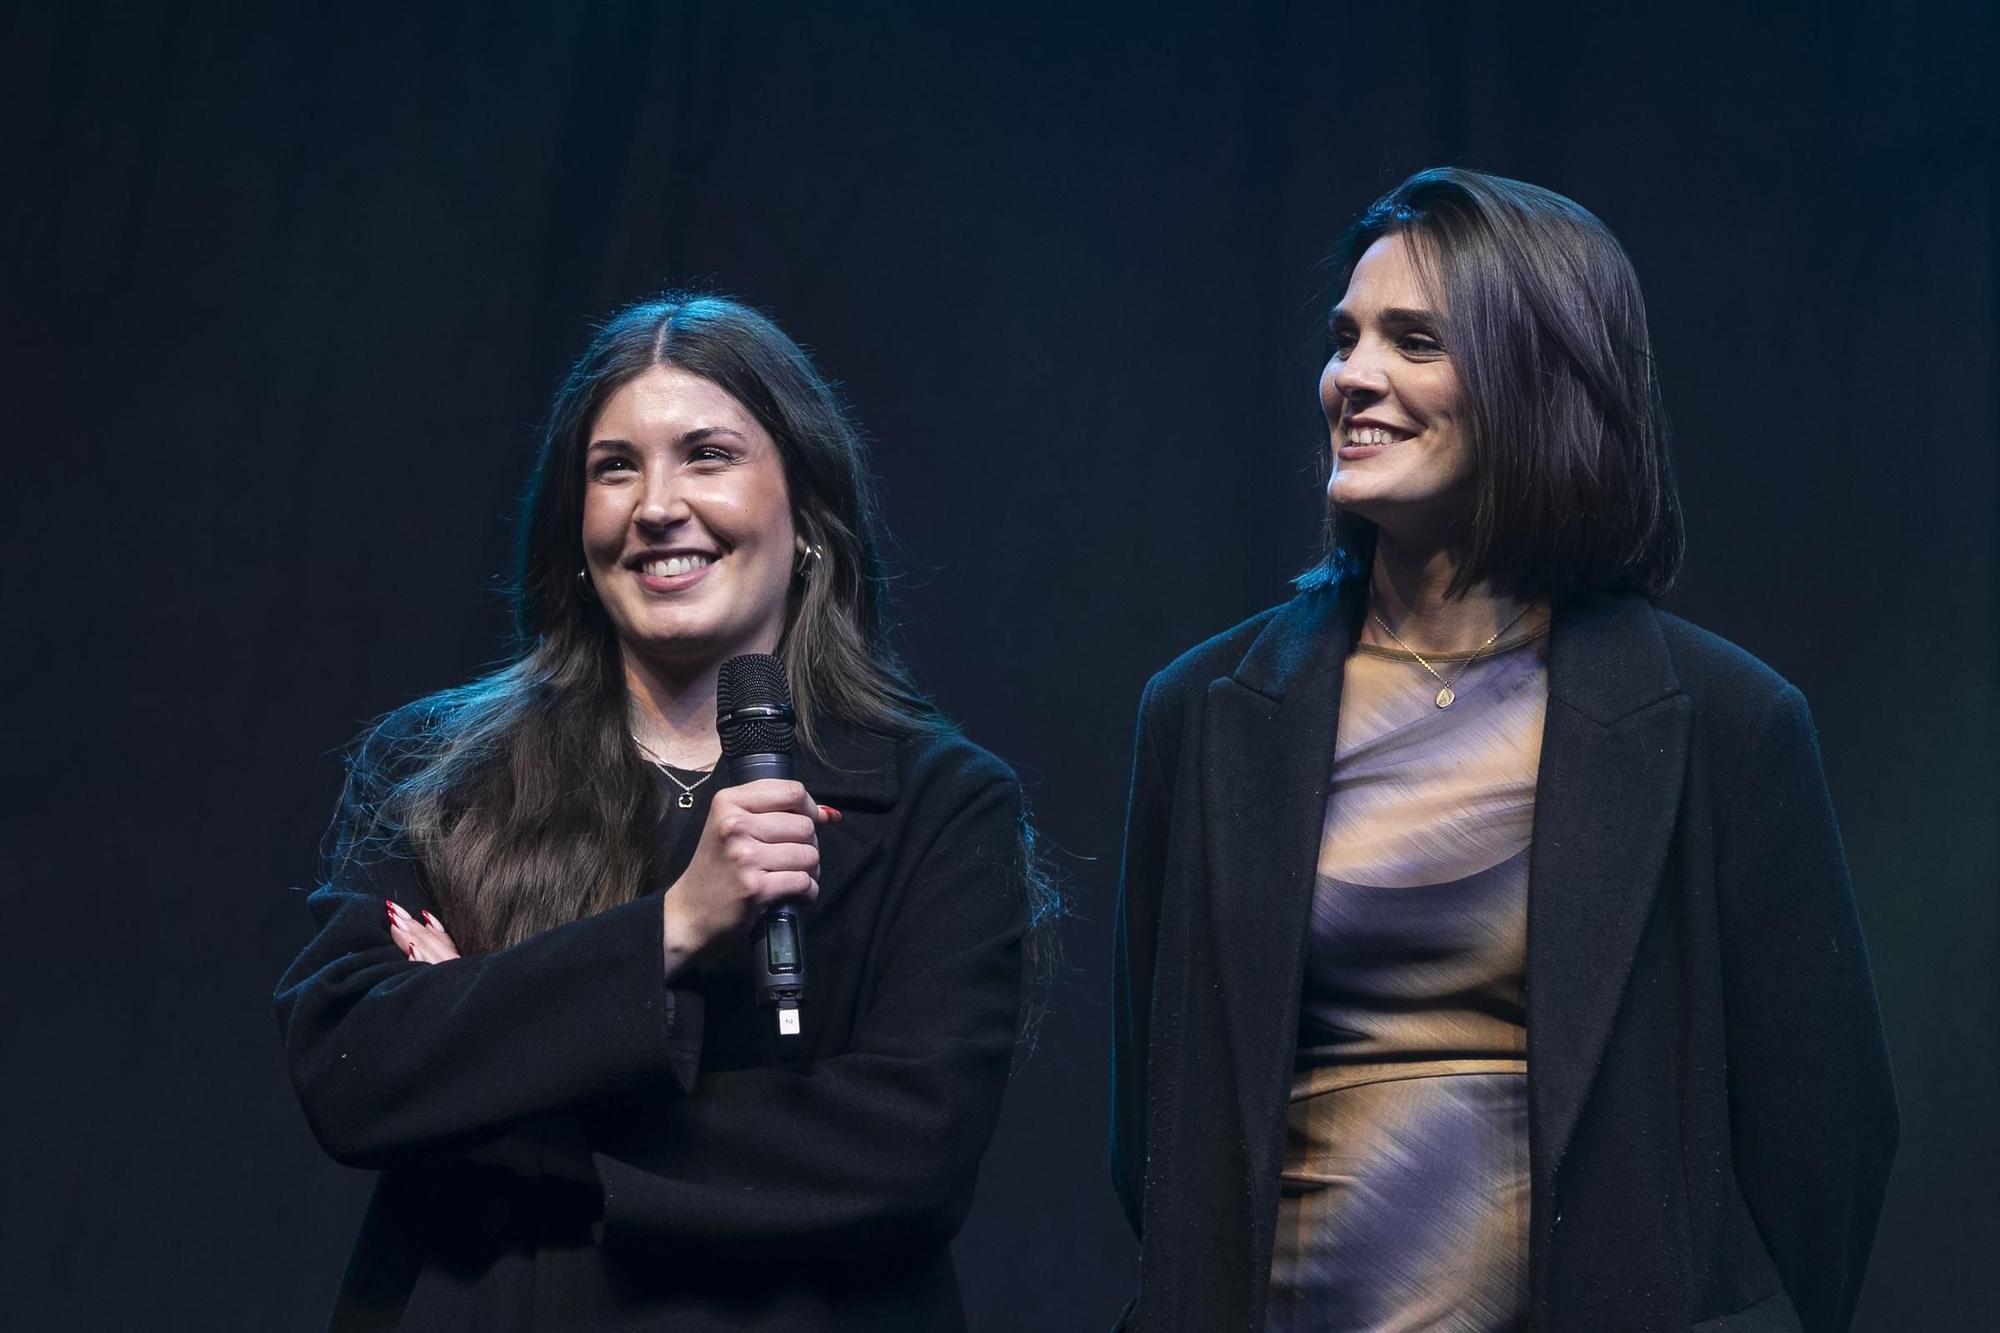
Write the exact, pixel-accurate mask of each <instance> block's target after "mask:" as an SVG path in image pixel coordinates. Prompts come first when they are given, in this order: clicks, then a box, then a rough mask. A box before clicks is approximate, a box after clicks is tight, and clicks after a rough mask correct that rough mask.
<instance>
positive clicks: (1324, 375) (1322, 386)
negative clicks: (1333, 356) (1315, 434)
mask: <svg viewBox="0 0 2000 1333" xmlns="http://www.w3.org/2000/svg"><path fill="white" fill-rule="evenodd" d="M1319 407H1320V411H1322V412H1324V413H1326V415H1327V417H1328V418H1329V419H1331V418H1334V417H1338V416H1339V415H1340V408H1341V398H1340V390H1339V388H1337V387H1336V386H1335V384H1334V369H1333V362H1331V361H1329V362H1327V363H1326V366H1325V367H1324V368H1323V369H1322V370H1321V371H1320V372H1319Z"/></svg>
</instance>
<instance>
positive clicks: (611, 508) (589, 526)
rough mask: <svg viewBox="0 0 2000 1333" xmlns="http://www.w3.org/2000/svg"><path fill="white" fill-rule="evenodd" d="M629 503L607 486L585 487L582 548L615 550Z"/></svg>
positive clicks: (620, 536) (623, 530) (620, 540)
mask: <svg viewBox="0 0 2000 1333" xmlns="http://www.w3.org/2000/svg"><path fill="white" fill-rule="evenodd" d="M628 507H629V506H628V505H627V504H626V503H625V502H624V501H623V499H622V497H621V496H620V494H619V493H618V492H617V491H614V490H613V489H612V488H610V487H608V486H586V487H585V488H584V492H583V545H584V549H585V550H586V551H591V552H601V551H603V550H604V549H606V548H610V549H612V550H614V551H615V550H616V549H617V548H618V547H619V546H620V545H622V544H623V542H624V538H625V517H626V514H625V511H626V509H627V508H628Z"/></svg>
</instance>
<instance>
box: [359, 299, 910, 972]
mask: <svg viewBox="0 0 2000 1333" xmlns="http://www.w3.org/2000/svg"><path fill="white" fill-rule="evenodd" d="M653 366H674V367H677V368H679V369H681V370H685V371H687V372H689V373H690V374H694V375H699V376H701V377H702V378H703V379H706V380H710V381H712V382H713V383H715V384H717V385H719V386H720V387H721V388H723V389H724V390H725V391H727V392H728V393H729V394H730V395H731V396H732V397H734V398H735V399H736V400H737V401H738V402H740V403H741V404H743V406H744V407H745V408H746V409H748V410H749V412H750V413H751V415H752V416H754V417H756V419H757V421H758V423H759V424H761V425H762V426H763V427H764V428H765V429H766V430H767V431H769V432H770V434H771V438H772V439H773V440H774V441H776V443H777V446H778V452H779V455H780V457H781V458H782V460H783V464H784V469H785V481H786V485H787V487H788V490H789V495H790V502H791V507H792V520H793V524H794V526H795V528H796V530H797V531H798V533H799V534H800V536H802V537H803V538H804V539H805V541H806V542H808V543H810V544H811V545H812V546H813V547H814V548H816V549H817V551H818V557H817V558H816V559H812V560H809V561H808V562H806V565H805V572H804V573H802V574H801V575H799V576H798V577H795V578H794V580H793V584H792V589H791V593H790V596H789V598H788V600H787V603H786V610H785V626H784V631H783V636H782V640H781V642H780V645H779V653H780V654H781V655H782V656H783V657H784V659H785V664H786V669H787V672H788V673H789V675H790V677H791V689H792V697H793V700H794V703H795V706H796V707H797V709H798V716H799V738H800V742H801V744H803V745H804V746H806V747H807V748H808V749H812V750H814V751H816V752H821V751H819V746H820V742H821V740H822V738H823V734H824V727H825V725H826V723H827V722H828V721H829V720H832V719H839V720H841V721H843V722H845V723H847V724H850V725H854V726H858V727H862V728H865V729H869V730H874V731H879V732H884V733H888V734H892V735H895V734H910V733H914V732H919V731H926V730H939V729H944V728H946V727H947V726H948V724H947V723H946V722H945V720H944V719H943V718H942V717H941V716H940V715H939V713H938V712H937V710H936V709H935V708H934V707H933V706H932V704H931V703H930V701H929V700H928V699H927V698H925V697H924V695H923V694H922V693H921V692H920V691H919V690H918V689H917V687H916V686H915V685H914V684H913V683H912V681H911V679H910V677H909V675H908V674H907V673H906V672H905V670H904V669H903V667H902V666H901V664H900V662H899V661H898V659H897V657H896V654H895V653H894V651H893V650H892V648H891V646H890V644H889V642H888V639H887V634H886V628H885V623H884V610H883V604H884V598H885V587H886V584H885V576H884V572H883V569H882V564H881V558H880V548H881V545H882V541H883V536H882V528H881V523H880V520H879V518H878V515H877V511H876V504H875V498H874V493H873V486H872V482H871V477H870V474H869V471H868V467H867V463H866V453H865V450H864V448H863V444H862V440H861V436H860V434H859V432H858V431H857V430H856V429H855V427H854V424H853V422H852V421H851V420H850V418H849V417H848V414H847V413H846V411H845V410H844V409H843V407H842V406H841V404H840V402H839V400H838V399H837V397H836V396H835V394H834V392H833V390H832V389H831V388H830V387H829V386H828V384H827V383H826V381H825V380H824V379H822V378H821V377H820V376H819V374H818V373H817V372H816V371H815V370H814V369H813V366H812V363H811V362H810V361H809V360H808V359H807V357H806V354H805V353H804V351H802V350H801V349H800V348H799V346H798V344H797V343H795V342H793V341H792V340H791V339H790V338H789V337H787V336H786V335H785V334H784V332H783V331H782V330H780V329H779V328H778V326H777V325H776V324H774V323H772V322H771V321H770V320H769V319H767V318H765V317H764V316H763V315H761V314H759V313H757V312H756V311H755V310H752V309H750V308H749V307H747V306H745V305H742V304H740V303H738V302H736V301H732V300H729V299H726V298H723V297H719V296H710V295H689V294H682V293H675V294H670V295H668V296H665V297H663V298H661V299H660V300H657V301H648V302H645V303H642V304H639V305H634V306H630V307H627V308H626V309H624V310H621V311H619V312H618V313H617V314H616V315H614V316H613V317H612V318H611V319H610V320H609V321H608V322H606V323H605V324H604V325H603V326H602V327H601V328H600V329H599V330H598V333H597V336H596V337H595V338H593V339H592V340H591V343H590V345H589V346H588V347H587V348H585V349H584V352H583V354H582V356H580V357H578V358H577V361H576V363H575V364H574V365H573V366H572V367H571V368H570V371H569V374H568V375H567V376H566V377H565V378H564V380H563V383H562V385H561V387H560V388H559V389H558V390H557V392H556V396H555V401H554V403H553V404H552V405H551V407H550V410H549V415H548V422H547V425H546V427H545V429H544V431H543V433H542V441H541V448H540V452H539V455H538V458H537V460H536V463H535V468H534V472H533V474H532V476H531V477H530V479H529V484H528V488H527V492H526V494H525V496H524V497H523V500H522V506H521V522H520V529H519V542H518V549H517V552H516V569H515V583H514V604H515V613H516V617H515V618H516V625H517V629H518V634H519V643H518V656H517V657H516V659H515V660H514V661H513V662H512V663H511V664H510V665H508V666H506V667H503V668H502V669H500V670H499V671H496V672H494V673H492V674H491V675H488V676H486V677H483V678H482V679H479V680H476V681H474V682H472V683H471V684H469V685H465V686H462V687H460V688H458V689H454V690H447V691H445V692H443V693H442V694H437V695H433V696H431V697H430V698H428V699H424V700H420V701H419V702H417V703H415V704H412V705H410V706H409V707H408V708H407V709H405V710H402V712H401V713H399V714H397V715H393V716H392V717H391V718H390V719H389V720H388V721H387V722H386V723H385V724H384V725H382V726H380V727H378V728H377V729H376V731H375V732H374V733H373V734H372V735H371V737H370V738H369V739H368V740H366V741H364V743H363V744H362V745H361V746H360V747H359V749H358V750H357V751H356V753H355V754H354V756H353V759H352V761H351V764H350V771H349V778H348V783H349V790H348V794H347V798H346V801H347V804H348V806H349V809H350V812H351V814H350V823H352V822H353V821H354V819H355V818H356V817H358V818H359V819H360V823H361V828H362V830H365V831H364V832H362V833H361V836H360V837H359V838H357V837H356V836H355V833H356V830H354V829H352V828H350V830H349V831H348V833H347V834H346V835H345V845H344V846H343V847H341V848H340V849H339V850H338V851H337V853H336V854H337V855H346V854H351V853H352V852H353V851H354V850H355V849H356V848H357V846H364V845H365V844H366V843H367V842H369V841H371V840H375V839H381V838H387V837H393V838H396V839H398V840H399V841H400V842H401V844H402V845H403V847H404V849H405V850H407V852H408V853H409V854H411V855H413V856H414V857H415V858H416V860H417V862H418V864H419V866H420V867H421V869H422V871H423V873H424V876H425V878H426V880H427V881H428V883H429V885H430V887H431V890H432V892H433V893H434V894H435V895H436V897H437V899H438V901H439V905H440V909H441V914H442V915H443V917H444V919H445V920H446V921H447V922H448V923H449V928H450V930H451V931H452V935H453V938H454V939H455V940H456V941H457V942H458V944H459V945H460V947H461V948H462V949H464V950H465V951H467V952H472V951H476V950H483V949H491V948H497V947H500V946H502V945H507V944H513V943H518V942H519V941H521V940H524V939H527V938H528V937H530V936H532V935H535V934H538V933H540V932H541V931H544V930H547V929H549V928H551V927H553V926H557V925H560V924H562V923H564V922H566V921H573V920H576V919H578V918H579V917H582V916H587V915H589V914H591V913H594V912H598V911H602V910H604V909H605V908H607V907H611V906H614V905H616V904H618V903H620V902H625V901H629V900H630V899H632V898H635V897H637V896H638V895H639V894H640V893H642V892H644V891H645V889H647V888H649V887H654V885H653V884H652V880H653V879H654V878H655V877H656V874H657V869H656V867H654V866H653V865H652V864H651V862H652V858H653V856H654V851H653V848H652V846H651V839H650V830H651V829H652V828H653V827H654V825H655V824H656V822H657V820H658V818H659V815H660V810H659V809H658V806H657V802H658V799H659V798H658V796H657V793H656V788H655V786H654V784H653V783H652V782H651V781H650V777H649V772H648V769H647V767H646V764H645V761H644V760H643V758H642V757H641V756H640V754H639V752H638V749H637V747H636V745H635V744H634V742H633V740H632V737H631V726H630V722H629V718H628V715H627V707H628V704H627V698H626V688H625V679H624V672H623V669H622V666H621V662H620V657H619V652H618V643H617V636H616V633H615V631H614V630H613V628H612V625H611V623H610V620H609V618H608V617H607V616H606V615H605V613H604V610H603V607H602V606H601V605H600V604H599V603H597V602H596V601H595V599H594V598H593V597H592V596H591V595H590V594H589V593H588V592H587V591H586V590H585V587H584V584H583V582H582V580H581V579H579V577H578V575H579V574H580V573H581V572H582V571H583V569H584V557H583V544H582V533H583V487H584V478H583V468H584V454H585V452H586V451H587V449H588V448H589V444H590V429H591V426H592V424H593V423H594V422H595V421H596V419H597V417H598V415H599V414H600V413H601V412H602V411H603V409H604V405H605V404H606V402H607V401H609V399H610V398H611V396H612V395H613V394H614V393H616V392H617V391H618V389H619V388H620V387H621V386H622V385H624V384H626V383H627V382H629V381H630V380H632V379H633V378H634V377H636V376H638V375H639V374H641V373H643V372H644V371H646V370H648V369H649V368H651V367H653ZM822 753H823V752H822Z"/></svg>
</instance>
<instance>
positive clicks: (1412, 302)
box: [1340, 232, 1431, 317]
mask: <svg viewBox="0 0 2000 1333" xmlns="http://www.w3.org/2000/svg"><path fill="white" fill-rule="evenodd" d="M1430 304H1431V299H1430V293H1429V292H1427V291H1426V290H1425V289H1424V282H1423V276H1422V275H1421V274H1420V273H1418V272H1417V264H1416V258H1415V253H1414V251H1413V249H1412V247H1411V244H1410V242H1409V240H1408V239H1407V238H1406V237H1405V235H1404V234H1403V233H1402V232H1390V233H1389V234H1388V235H1387V236H1383V237H1380V238H1379V239H1377V240H1376V242H1375V243H1374V244H1373V245H1371V246H1369V247H1368V248H1367V249H1366V250H1364V251H1362V252H1361V258H1360V259H1359V260H1358V261H1356V263H1355V265H1354V273H1353V275H1352V276H1351V277H1349V278H1348V280H1347V291H1346V293H1345V294H1344V295H1342V296H1341V298H1340V309H1341V310H1342V311H1343V312H1345V313H1347V314H1350V315H1355V316H1357V317H1358V316H1360V315H1361V314H1363V313H1364V312H1367V311H1372V310H1383V309H1388V308H1391V307H1394V308H1398V309H1403V310H1423V309H1426V308H1428V307H1429V306H1430Z"/></svg>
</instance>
